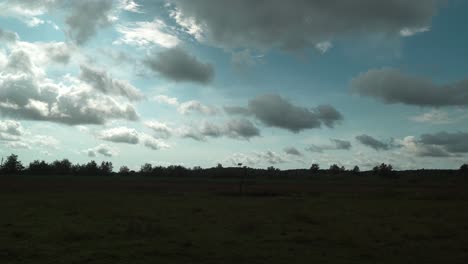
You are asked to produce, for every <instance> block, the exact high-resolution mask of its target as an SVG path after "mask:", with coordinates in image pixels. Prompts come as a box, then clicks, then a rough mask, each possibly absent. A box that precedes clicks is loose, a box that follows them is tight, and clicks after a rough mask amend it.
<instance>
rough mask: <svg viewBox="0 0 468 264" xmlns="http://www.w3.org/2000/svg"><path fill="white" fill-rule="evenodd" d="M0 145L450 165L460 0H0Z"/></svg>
mask: <svg viewBox="0 0 468 264" xmlns="http://www.w3.org/2000/svg"><path fill="white" fill-rule="evenodd" d="M0 10H2V11H0V156H6V155H9V154H10V153H16V154H18V155H19V156H20V158H21V159H22V160H23V161H25V162H26V163H27V162H30V161H32V160H35V159H40V160H42V159H44V160H47V161H52V160H56V159H63V158H69V159H70V160H71V161H72V162H80V163H82V162H87V161H89V160H90V159H95V160H97V161H101V160H108V161H112V162H113V163H114V167H116V168H118V167H119V166H121V165H128V166H129V167H131V168H133V169H137V168H139V166H140V165H141V164H143V163H147V162H148V163H152V164H153V165H169V164H181V165H184V166H188V167H192V166H198V165H199V166H202V167H212V166H216V164H218V163H222V164H223V165H224V166H233V165H235V164H237V163H239V162H242V163H244V164H245V165H248V166H251V167H261V168H265V167H268V166H275V167H279V168H285V169H286V168H308V167H310V165H311V164H312V163H319V164H320V165H321V167H328V166H330V165H331V164H334V163H336V164H339V165H343V166H345V167H347V168H352V167H353V166H354V165H359V166H360V167H361V168H362V169H370V168H372V167H373V166H375V165H376V164H379V163H382V162H385V163H391V164H392V165H394V167H396V168H398V169H412V168H458V167H459V166H460V165H461V164H463V163H465V162H467V160H468V158H467V154H468V111H467V110H466V105H468V79H467V78H466V75H467V73H468V61H467V60H466V59H464V58H466V57H468V51H467V48H466V47H467V46H468V35H467V32H466V29H465V28H464V26H463V25H466V24H467V23H468V21H467V20H468V18H466V15H465V13H466V10H468V3H466V1H456V0H448V1H439V0H429V1H426V0H415V1H410V2H409V1H402V0H385V1H375V0H359V1H352V2H344V3H343V2H339V1H329V2H326V3H325V2H323V1H302V0H294V1H279V0H272V1H262V2H252V1H248V0H240V1H235V2H227V1H226V2H223V1H216V0H201V1H189V0H168V1H162V0H161V1H143V0H86V1H71V0H38V1H30V0H0Z"/></svg>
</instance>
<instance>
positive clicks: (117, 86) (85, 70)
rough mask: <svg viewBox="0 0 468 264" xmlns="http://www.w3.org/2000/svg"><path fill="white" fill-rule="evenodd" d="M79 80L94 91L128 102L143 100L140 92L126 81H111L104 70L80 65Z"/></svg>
mask: <svg viewBox="0 0 468 264" xmlns="http://www.w3.org/2000/svg"><path fill="white" fill-rule="evenodd" d="M80 69H81V73H80V79H81V80H82V81H84V82H86V83H88V84H89V85H91V86H92V87H93V88H94V89H96V90H98V91H100V92H102V93H104V94H113V95H120V96H123V97H126V98H128V99H129V100H133V101H136V100H140V99H142V98H143V95H142V94H141V92H140V91H139V90H138V89H137V88H135V87H134V86H133V85H131V84H130V83H128V82H127V81H122V80H116V79H113V78H112V77H111V76H109V74H108V73H107V72H106V71H105V70H100V69H96V68H92V67H90V66H87V65H84V64H82V65H80Z"/></svg>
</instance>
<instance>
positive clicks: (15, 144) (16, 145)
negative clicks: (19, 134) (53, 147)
mask: <svg viewBox="0 0 468 264" xmlns="http://www.w3.org/2000/svg"><path fill="white" fill-rule="evenodd" d="M6 146H7V147H8V148H12V149H31V146H30V145H29V144H28V143H26V142H21V141H11V142H8V143H7V144H6Z"/></svg>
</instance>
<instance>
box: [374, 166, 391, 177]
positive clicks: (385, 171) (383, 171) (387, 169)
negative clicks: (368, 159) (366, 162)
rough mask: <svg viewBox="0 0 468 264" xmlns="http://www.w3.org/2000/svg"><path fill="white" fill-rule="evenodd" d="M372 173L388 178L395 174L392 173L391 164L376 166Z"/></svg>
mask: <svg viewBox="0 0 468 264" xmlns="http://www.w3.org/2000/svg"><path fill="white" fill-rule="evenodd" d="M372 171H374V173H376V174H378V175H381V176H384V177H388V176H392V175H393V173H392V172H393V166H392V165H391V164H385V163H382V164H380V165H379V166H375V167H374V168H373V169H372Z"/></svg>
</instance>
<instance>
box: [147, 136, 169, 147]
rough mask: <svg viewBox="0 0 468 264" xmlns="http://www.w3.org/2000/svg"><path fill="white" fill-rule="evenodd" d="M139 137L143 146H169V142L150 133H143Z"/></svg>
mask: <svg viewBox="0 0 468 264" xmlns="http://www.w3.org/2000/svg"><path fill="white" fill-rule="evenodd" d="M141 138H142V142H143V144H144V145H145V147H147V148H150V149H152V150H160V149H167V148H170V147H171V146H170V145H169V144H167V143H165V142H164V141H162V140H160V139H157V138H154V137H152V136H150V135H146V134H143V135H142V136H141Z"/></svg>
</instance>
